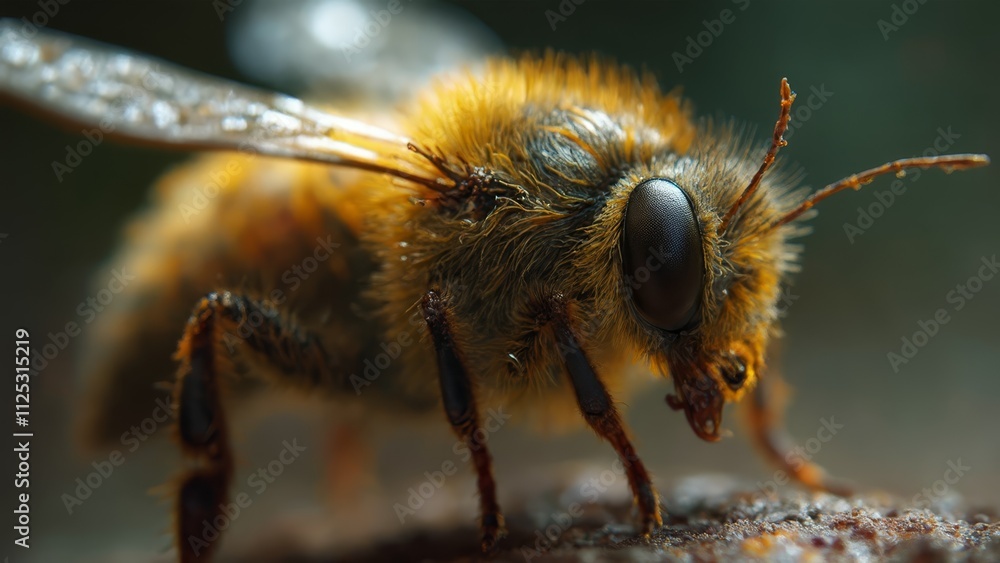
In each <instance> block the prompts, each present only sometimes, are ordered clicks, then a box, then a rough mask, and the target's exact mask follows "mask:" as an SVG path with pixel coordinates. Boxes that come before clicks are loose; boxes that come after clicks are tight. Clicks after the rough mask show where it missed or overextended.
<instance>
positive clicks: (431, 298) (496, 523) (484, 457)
mask: <svg viewBox="0 0 1000 563" xmlns="http://www.w3.org/2000/svg"><path fill="white" fill-rule="evenodd" d="M421 309H422V311H423V315H424V321H426V322H427V328H428V330H429V331H430V334H431V338H432V339H433V340H434V350H435V352H436V353H437V362H438V370H439V377H440V381H441V399H442V401H443V402H444V410H445V413H446V414H447V415H448V421H449V422H450V423H451V426H452V428H453V429H454V430H455V433H456V434H457V435H458V437H459V438H460V439H462V440H464V441H465V443H466V445H467V446H468V447H469V450H471V451H472V460H473V463H474V464H475V466H476V476H477V484H478V488H479V505H480V511H481V513H482V520H481V521H480V528H481V530H482V534H483V538H482V548H483V551H485V552H489V551H492V550H493V549H494V547H495V546H496V543H497V541H498V540H499V539H501V538H502V537H503V536H504V535H506V530H505V528H504V520H503V515H502V514H501V513H500V505H499V504H498V503H497V493H496V483H495V481H494V480H493V460H492V458H491V457H490V453H489V450H487V449H486V444H485V443H482V441H481V438H480V436H483V433H481V432H478V430H479V428H480V426H479V413H478V411H477V410H476V401H475V397H474V396H473V393H472V384H471V382H470V381H469V375H468V372H467V371H466V369H465V365H464V364H463V363H462V359H461V357H460V355H459V354H460V352H459V350H458V347H457V346H456V345H455V341H454V338H453V334H452V330H451V327H450V326H449V322H448V312H447V305H446V304H445V302H444V300H443V299H442V298H441V296H440V295H439V294H438V292H436V291H433V290H431V291H428V292H427V294H425V295H424V298H423V301H422V302H421Z"/></svg>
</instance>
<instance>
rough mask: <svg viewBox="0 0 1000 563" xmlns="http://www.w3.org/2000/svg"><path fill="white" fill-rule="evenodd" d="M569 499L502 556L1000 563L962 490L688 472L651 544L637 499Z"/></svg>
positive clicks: (443, 538) (450, 538)
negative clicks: (749, 480) (633, 503)
mask: <svg viewBox="0 0 1000 563" xmlns="http://www.w3.org/2000/svg"><path fill="white" fill-rule="evenodd" d="M566 500H567V499H565V498H563V499H562V502H560V503H557V502H555V501H554V500H540V501H533V502H532V503H530V504H531V508H530V509H526V510H524V511H520V512H519V513H517V514H512V515H510V517H509V518H508V524H509V526H510V529H511V534H510V536H509V537H508V538H507V540H506V542H505V544H504V546H503V548H502V549H501V552H500V553H499V554H498V555H497V556H496V557H495V558H493V559H491V561H494V562H513V561H553V562H554V561H559V562H563V561H566V562H569V561H663V560H666V561H715V560H732V559H734V558H735V559H741V560H767V561H819V560H829V561H881V560H886V559H888V560H894V561H996V560H1000V521H998V518H997V513H996V512H995V511H992V512H990V511H983V510H981V509H980V510H977V509H972V510H971V511H965V510H964V509H959V508H958V505H959V504H961V503H959V502H958V501H957V500H956V499H954V498H952V499H949V500H948V501H947V502H946V503H944V504H939V505H937V506H934V507H932V508H930V509H907V508H905V507H904V506H903V505H902V503H901V502H900V501H899V500H898V499H893V498H890V497H888V496H883V495H877V494H875V495H867V496H863V497H858V498H854V499H849V500H848V499H843V498H839V497H834V496H830V495H825V494H815V495H814V494H811V493H805V492H801V491H797V490H794V489H788V488H786V489H784V490H782V491H781V492H779V493H778V494H776V495H774V496H767V495H764V494H762V493H759V492H757V491H755V490H753V489H752V488H748V487H745V486H743V484H742V483H737V482H735V481H733V480H730V479H728V478H723V477H712V478H697V479H689V480H687V481H684V482H682V483H680V485H679V486H678V487H677V488H676V489H675V491H674V492H673V493H671V494H669V495H666V503H667V507H668V510H669V511H670V515H669V516H668V518H667V519H666V523H665V526H664V527H663V528H661V529H660V530H658V531H657V532H656V533H655V534H654V536H653V537H652V538H651V539H650V540H648V541H647V540H644V539H641V538H637V537H635V536H634V532H633V526H632V521H633V518H632V515H631V512H632V511H631V509H630V507H628V506H627V505H624V504H612V505H604V504H601V503H600V502H598V503H587V502H586V501H584V500H582V499H580V500H578V501H576V502H577V505H576V506H577V507H579V510H577V509H576V508H574V505H573V503H574V501H573V500H570V501H569V502H568V503H566V504H562V503H565V502H566ZM476 535H477V532H476V531H475V530H474V529H473V528H472V527H461V528H458V529H449V530H441V531H425V532H421V533H417V534H410V535H407V536H405V537H401V538H400V539H399V540H396V541H391V542H388V543H384V544H382V545H379V546H374V547H372V548H370V549H363V550H360V551H354V552H351V553H348V554H337V555H330V556H308V557H307V556H299V557H296V556H293V555H290V553H289V552H288V551H285V549H286V548H287V547H288V546H282V547H276V546H275V547H272V548H268V549H262V548H261V546H254V548H253V549H252V550H247V551H242V550H238V551H241V552H242V553H243V554H244V556H242V557H241V556H237V557H235V558H234V559H233V560H235V561H244V560H245V561H250V560H254V561H260V560H265V561H317V562H318V561H342V560H347V561H370V562H376V561H379V562H380V561H400V560H412V561H470V560H480V559H485V558H481V557H479V556H478V554H477V553H476V551H475V549H476V541H475V540H476ZM550 538H555V540H554V541H553V540H552V539H550ZM247 547H249V546H247ZM268 552H271V553H274V555H273V558H268V556H267V555H266V553H268ZM278 553H280V555H278ZM261 557H265V559H261Z"/></svg>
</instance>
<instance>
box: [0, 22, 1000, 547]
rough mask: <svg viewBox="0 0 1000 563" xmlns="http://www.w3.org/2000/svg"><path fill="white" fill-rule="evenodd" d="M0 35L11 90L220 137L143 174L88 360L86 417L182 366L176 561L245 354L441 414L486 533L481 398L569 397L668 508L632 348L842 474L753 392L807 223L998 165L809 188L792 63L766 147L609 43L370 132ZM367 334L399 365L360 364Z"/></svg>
mask: <svg viewBox="0 0 1000 563" xmlns="http://www.w3.org/2000/svg"><path fill="white" fill-rule="evenodd" d="M0 46H2V49H0V93H2V94H3V95H5V96H6V97H8V98H11V99H13V100H14V101H15V102H18V103H21V104H24V105H27V106H29V107H31V108H33V109H35V110H38V111H41V112H43V113H46V114H49V115H51V116H53V117H56V118H61V119H63V120H68V121H70V122H73V123H76V124H82V125H84V126H87V127H99V128H100V130H101V131H102V132H103V133H104V134H107V135H108V136H114V137H117V138H120V139H124V140H130V141H135V142H143V143H149V144H154V145H158V146H164V147H169V148H183V149H198V150H211V151H218V152H217V153H215V154H212V155H209V156H202V157H198V158H197V159H195V160H194V161H192V162H191V163H189V164H186V165H184V166H182V167H180V168H178V169H177V170H174V171H172V172H170V173H168V174H167V175H166V176H164V177H163V178H162V179H161V180H160V182H159V184H158V185H157V186H156V194H157V195H156V198H157V206H155V207H154V208H153V209H152V210H151V211H149V212H147V213H146V214H145V215H143V216H142V217H140V218H139V219H138V220H137V222H136V223H135V225H134V226H133V228H132V229H131V231H130V238H129V239H128V240H127V241H126V243H125V244H124V246H123V249H122V250H121V253H120V256H119V258H120V260H121V261H122V263H124V264H127V267H128V269H129V271H132V272H134V273H135V276H136V278H137V280H139V281H137V282H136V283H137V286H138V287H137V288H134V290H133V291H132V293H130V296H129V297H128V298H127V299H128V302H127V303H124V304H121V305H118V304H116V308H115V309H114V310H111V311H109V312H108V313H107V314H105V315H103V316H102V317H101V321H100V322H99V323H97V324H95V326H94V328H93V332H94V333H95V335H94V337H93V339H94V342H95V347H96V348H97V349H98V350H110V352H106V353H96V354H94V356H95V357H96V359H95V360H94V365H93V366H92V370H93V371H94V372H95V373H98V374H100V377H96V378H94V380H93V388H92V389H91V391H90V395H89V399H88V404H89V405H90V406H89V415H88V418H87V421H88V422H87V427H88V428H89V429H90V432H91V434H92V436H93V437H94V439H95V440H99V438H100V437H101V436H105V435H111V436H113V435H115V434H116V433H117V430H119V427H118V426H117V422H118V421H119V420H120V416H121V414H122V412H127V411H128V409H129V408H130V405H134V404H136V403H141V401H138V400H137V399H136V398H137V397H143V396H147V395H149V394H150V393H151V389H152V387H153V385H152V383H153V382H154V381H155V379H156V378H157V377H158V374H159V371H158V370H159V369H161V368H160V367H159V366H164V367H162V369H174V368H175V369H176V371H175V375H174V377H173V378H172V380H173V398H174V401H175V404H176V408H177V429H176V434H177V438H178V440H179V442H180V445H181V448H182V450H183V453H184V454H185V455H186V456H187V457H188V458H190V459H191V460H192V461H193V462H194V463H193V464H192V468H191V469H189V470H187V471H185V472H184V474H183V475H182V476H181V478H180V481H179V484H178V486H177V491H176V501H175V515H176V516H175V518H176V522H175V537H176V547H177V550H178V553H179V557H180V559H181V561H193V560H196V559H197V560H205V559H206V558H208V557H211V555H212V554H213V553H214V551H215V549H216V545H215V543H214V542H207V541H205V540H204V539H203V538H201V536H202V529H203V523H204V522H206V521H208V522H211V521H213V519H215V518H216V517H218V516H220V515H221V514H222V510H223V506H224V505H225V504H226V502H227V501H228V496H227V494H228V493H227V491H228V489H229V486H230V482H231V480H232V477H233V473H234V465H235V464H234V453H233V451H232V447H231V438H230V434H231V433H230V430H229V428H228V427H227V416H226V414H227V413H226V412H225V408H224V401H223V399H224V397H225V396H226V394H227V392H228V390H227V388H229V387H231V386H232V384H230V383H229V381H230V380H231V379H234V377H233V376H238V377H236V379H237V380H243V379H246V378H249V377H252V376H256V377H260V378H263V379H265V380H267V381H269V382H271V383H273V384H275V385H280V386H290V387H298V388H301V389H303V390H305V391H307V392H311V393H322V394H326V395H328V396H329V397H330V398H331V404H334V405H337V404H345V403H349V402H353V401H364V403H365V404H366V405H367V406H368V407H369V408H370V409H371V411H373V412H379V411H381V412H395V413H398V412H407V413H435V412H437V413H440V411H441V410H443V411H444V415H445V417H446V419H447V420H448V422H449V423H450V425H451V427H452V428H453V430H454V432H455V433H456V435H457V436H458V437H459V439H460V440H461V441H462V442H463V443H464V444H465V445H466V447H467V448H468V450H469V451H470V452H471V454H472V460H473V467H474V471H475V473H476V477H477V486H478V490H479V502H480V528H481V533H482V538H481V546H482V549H483V550H484V551H487V552H488V551H491V550H493V549H494V548H495V547H496V546H497V543H498V541H500V540H501V538H502V537H503V536H504V534H505V526H504V518H503V515H502V512H501V508H500V506H499V503H498V501H497V493H496V484H495V479H494V474H493V470H492V460H491V456H490V453H489V449H488V447H487V444H486V442H485V438H484V432H483V416H482V414H483V412H484V408H485V407H486V406H499V407H505V408H509V410H510V411H512V412H529V413H531V412H535V413H537V412H543V411H544V412H551V413H555V415H559V416H563V417H564V418H565V416H567V414H565V413H568V412H570V411H577V412H578V415H577V416H576V419H577V420H579V421H581V422H585V423H586V424H587V425H589V426H590V427H591V428H592V429H593V430H594V432H595V433H596V434H597V435H598V436H599V437H600V438H602V439H604V440H606V441H607V442H609V443H610V445H611V446H612V448H613V449H614V450H615V452H616V453H617V455H618V456H619V458H620V459H621V461H622V464H623V467H624V468H625V471H626V475H627V478H628V484H629V487H630V490H631V492H632V495H633V497H634V501H635V504H636V506H637V508H638V515H639V516H638V518H639V530H640V531H641V532H642V533H644V534H649V533H650V532H652V531H653V530H654V529H656V528H657V527H658V526H661V525H662V523H663V513H662V510H661V507H660V503H659V497H658V495H657V492H656V490H655V488H654V486H653V484H652V481H651V478H650V475H649V472H648V471H647V469H646V467H645V465H644V464H643V462H642V461H641V459H640V457H639V455H638V453H637V451H636V448H635V447H634V446H633V443H632V441H631V439H630V437H629V432H628V431H627V429H626V427H625V424H624V423H623V421H622V417H621V414H620V412H619V410H618V408H617V406H616V403H615V400H614V398H613V397H612V396H611V394H610V393H609V391H608V388H609V387H616V388H617V387H621V386H622V385H620V384H622V383H624V381H623V378H624V377H625V375H624V374H626V373H627V372H628V367H629V366H632V365H640V366H645V367H647V368H648V371H650V372H652V373H654V374H656V375H658V376H660V377H664V378H665V377H669V378H670V380H671V381H672V382H673V387H674V390H673V393H672V394H670V395H668V396H667V397H666V403H667V405H668V406H669V407H670V408H672V409H674V410H678V411H682V412H683V413H684V416H685V417H686V419H687V421H688V423H689V425H690V426H691V428H692V430H693V431H694V432H695V434H696V435H698V436H699V437H700V438H702V439H704V440H707V441H716V440H718V439H719V438H720V436H721V435H722V412H723V407H724V405H725V404H727V403H732V402H737V401H740V400H743V399H747V401H748V402H749V403H750V413H751V415H750V417H749V418H748V420H749V421H750V429H751V435H752V436H753V438H754V440H755V441H756V442H757V443H758V444H759V445H760V446H761V449H762V451H763V452H764V453H765V455H766V456H767V457H768V458H769V460H770V461H772V462H773V463H775V464H777V465H779V466H781V467H783V468H784V469H785V470H786V471H787V473H788V474H789V475H791V476H792V477H793V478H794V479H796V480H797V481H799V482H800V483H802V484H803V485H804V486H806V487H809V488H813V489H819V490H829V491H834V492H842V493H844V492H847V491H845V490H844V489H842V488H841V487H840V486H839V485H838V483H836V482H835V481H833V480H832V479H830V478H829V477H828V476H827V475H826V474H825V473H824V472H823V471H822V469H821V468H819V467H818V466H816V465H814V464H811V463H806V464H801V463H797V464H791V463H790V462H789V461H788V459H789V458H788V456H786V455H785V454H786V452H785V449H784V444H785V443H786V442H785V441H784V430H783V428H782V427H781V424H780V422H779V421H780V416H779V414H778V412H777V410H778V409H777V406H776V404H775V401H774V400H773V398H772V397H770V396H769V394H767V393H764V392H763V390H764V386H763V385H762V382H763V381H764V380H766V379H767V378H772V379H773V378H776V377H777V375H776V374H773V373H768V371H767V365H766V360H767V358H766V353H765V351H766V349H767V348H768V345H769V344H770V343H771V342H772V341H773V340H774V339H775V338H776V336H777V334H778V331H779V322H778V316H779V314H778V309H779V308H778V301H779V298H780V294H781V288H782V284H783V283H785V282H786V280H787V278H788V276H789V274H790V273H791V272H793V271H794V269H795V267H796V261H797V258H798V254H799V248H798V247H797V246H796V245H794V244H793V243H792V241H793V239H795V238H796V237H797V236H800V235H801V234H803V232H804V227H803V226H802V223H801V219H804V218H806V217H808V216H809V215H810V210H811V209H812V208H813V206H815V205H816V204H817V203H819V202H821V201H823V200H824V199H826V198H828V197H830V196H832V195H833V194H836V193H839V192H841V191H844V190H847V189H854V190H857V189H860V188H861V187H862V186H863V185H865V184H867V183H869V182H870V181H872V180H873V179H875V178H876V177H878V176H881V175H884V174H889V173H895V174H897V175H899V174H904V173H905V171H906V170H908V169H912V168H941V169H944V170H946V171H951V170H964V169H968V168H972V167H977V166H983V165H986V164H988V162H989V159H988V157H986V156H985V155H977V154H959V155H947V156H937V157H923V158H904V159H900V160H895V161H892V162H889V163H886V164H883V165H881V166H877V167H874V168H871V169H869V170H865V171H863V172H860V173H857V174H852V175H850V176H848V177H846V178H844V179H842V180H839V181H836V182H833V183H831V184H829V185H828V186H826V187H824V188H822V189H820V190H819V191H816V192H814V193H811V194H804V193H802V191H801V190H797V189H796V187H797V186H796V182H797V180H796V179H795V178H794V177H793V176H792V175H789V174H787V173H781V172H780V171H778V172H775V171H772V170H771V169H772V166H773V165H774V163H775V161H776V156H777V153H778V151H779V149H780V148H781V147H782V146H783V145H784V144H785V141H784V139H783V134H784V132H785V131H786V129H787V127H788V122H789V112H790V109H791V107H792V104H793V102H794V99H795V95H794V94H793V93H792V90H791V88H790V86H789V84H788V81H787V80H785V79H782V80H781V82H780V85H779V99H780V111H779V116H778V119H777V121H776V123H775V126H774V129H773V135H772V138H771V140H770V144H769V145H768V146H766V147H756V146H755V145H753V144H752V143H751V141H749V140H748V139H746V138H745V137H743V136H741V135H739V134H737V133H736V130H735V129H734V127H733V126H732V125H718V124H713V123H711V122H709V121H699V120H697V119H696V118H695V117H694V115H693V110H692V108H691V105H690V104H689V103H688V102H687V101H686V100H684V99H682V98H681V97H680V96H679V95H678V94H676V93H669V92H663V91H661V89H660V88H659V86H658V85H657V83H656V81H655V80H654V79H653V78H651V77H649V76H645V75H642V74H637V73H635V72H633V71H631V70H629V69H627V68H624V67H621V66H619V65H617V64H615V63H613V62H611V61H608V60H603V59H600V58H597V57H591V58H582V59H581V58H575V57H570V56H565V55H561V54H558V53H551V52H550V53H546V54H543V55H540V56H522V57H520V58H493V59H491V60H489V61H487V62H486V63H485V64H484V66H483V67H481V68H480V69H478V70H476V71H464V72H456V73H452V74H447V75H445V76H444V77H442V78H441V79H439V80H438V81H437V82H436V83H435V84H434V85H433V86H431V87H429V88H428V89H427V90H426V91H423V92H421V93H419V94H417V95H415V96H414V97H413V99H412V100H411V101H410V102H409V105H408V106H407V107H408V110H407V111H405V112H404V113H403V115H402V116H401V117H399V118H398V120H396V121H395V122H393V123H389V124H388V125H385V126H376V125H373V124H372V123H371V120H365V119H357V118H356V117H357V116H355V117H349V116H345V115H339V114H337V113H335V112H332V111H329V110H328V109H326V108H324V107H321V106H318V105H311V104H307V103H305V102H303V101H301V100H299V99H296V98H292V97H289V96H285V95H281V94H275V93H271V92H266V91H261V90H257V89H253V88H249V87H245V86H242V85H238V84H235V83H232V82H229V81H225V80H222V79H218V78H213V77H209V76H205V75H201V74H197V73H194V72H191V71H188V70H185V69H181V68H177V67H174V66H172V65H170V64H168V63H164V62H159V61H156V60H153V59H149V58H146V57H143V56H141V55H138V54H133V53H128V52H123V51H120V50H116V49H113V48H110V47H106V46H103V45H100V44H96V43H92V42H89V41H87V40H84V39H80V38H76V37H72V36H68V35H63V34H60V33H57V32H53V31H47V30H42V31H39V32H38V33H37V34H35V35H33V36H32V37H25V36H24V35H23V34H20V33H18V30H17V28H16V23H14V22H10V21H7V22H2V23H0ZM760 153H763V157H762V159H761V158H759V157H758V156H757V155H758V154H760ZM205 178H211V184H210V185H209V186H206V184H205V180H204V179H205ZM208 187H211V189H208ZM302 256H304V257H305V258H304V259H303V260H302V261H301V263H300V266H301V267H299V268H297V269H296V268H291V269H288V267H287V264H289V262H290V259H292V260H294V257H302ZM293 263H294V261H293ZM248 276H253V277H254V278H255V281H254V283H250V284H248V283H245V281H244V280H246V278H247V277H248ZM185 299H186V300H187V301H186V302H184V303H183V304H182V305H181V308H180V309H178V302H180V301H184V300H185ZM164 319H166V320H164ZM173 327H176V328H173ZM170 330H176V333H175V334H170V333H169V332H168V331H170ZM164 346H170V347H172V348H174V350H173V359H174V360H175V362H176V364H175V365H174V367H173V368H167V367H166V366H170V365H171V364H170V357H169V355H170V352H169V351H166V352H164V353H162V354H161V353H160V352H163V347H164ZM383 354H387V355H388V356H391V357H392V358H393V359H392V361H390V362H388V363H387V364H382V363H379V364H375V363H373V358H377V357H379V356H380V355H383ZM369 365H376V366H377V368H378V369H375V370H372V369H368V368H369ZM748 396H749V397H748ZM133 408H134V407H133ZM438 416H439V415H438Z"/></svg>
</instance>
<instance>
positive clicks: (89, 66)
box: [0, 19, 434, 184]
mask: <svg viewBox="0 0 1000 563" xmlns="http://www.w3.org/2000/svg"><path fill="white" fill-rule="evenodd" d="M18 24H19V22H17V21H16V20H9V19H8V20H0V95H6V96H8V97H11V98H13V99H14V100H16V101H18V102H21V103H23V104H25V105H28V106H31V107H34V108H36V109H39V110H41V111H43V112H45V113H47V114H50V115H53V116H56V117H60V118H63V119H67V120H70V121H72V122H76V123H79V124H82V125H84V126H88V127H91V126H92V127H100V128H101V129H102V130H104V131H105V132H107V133H109V134H113V135H117V136H121V137H125V138H129V139H134V140H138V141H143V142H149V143H153V144H157V145H169V146H178V147H184V148H197V149H219V150H239V151H244V152H256V153H260V154H265V155H270V156H279V157H287V158H295V159H302V160H311V161H317V162H325V163H329V164H336V165H342V166H350V167H354V168H361V169H366V170H372V171H376V172H383V173H387V174H391V175H394V176H397V177H400V178H404V179H408V180H412V181H416V182H420V183H424V184H427V183H433V182H434V180H432V179H431V178H433V176H434V175H433V174H432V173H430V172H429V171H428V169H427V168H424V167H423V166H421V165H420V163H419V160H418V159H416V158H414V156H413V153H412V152H411V151H410V150H409V149H408V146H409V144H410V141H409V140H408V139H406V138H405V137H402V136H399V135H397V134H394V133H392V132H389V131H386V130H384V129H381V128H378V127H373V126H371V125H368V124H365V123H362V122H359V121H355V120H351V119H347V118H344V117H339V116H336V115H332V114H330V113H327V112H325V111H322V110H319V109H316V108H314V107H310V106H308V105H307V104H305V103H304V102H302V101H301V100H298V99H296V98H292V97H290V96H285V95H282V94H276V93H272V92H266V91H262V90H258V89H255V88H251V87H248V86H244V85H241V84H237V83H235V82H231V81H228V80H224V79H221V78H217V77H213V76H209V75H205V74H201V73H198V72H194V71H190V70H186V69H183V68H180V67H178V66H176V65H172V64H170V63H167V62H163V61H160V60H157V59H153V58H150V57H145V56H142V55H138V54H135V53H130V52H127V51H123V50H120V49H116V48H114V47H110V46H107V45H103V44H100V43H97V42H93V41H89V40H86V39H82V38H79V37H75V36H72V35H68V34H64V33H59V32H55V31H49V30H39V31H37V32H36V33H34V34H32V35H30V36H28V35H27V34H25V33H23V32H22V31H21V29H19V28H20V26H19V25H18Z"/></svg>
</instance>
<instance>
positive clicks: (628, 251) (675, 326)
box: [622, 178, 705, 331]
mask: <svg viewBox="0 0 1000 563" xmlns="http://www.w3.org/2000/svg"><path fill="white" fill-rule="evenodd" d="M622 255H623V257H624V265H625V275H626V283H628V284H629V286H630V287H631V288H632V290H633V293H632V299H633V301H634V302H635V306H636V309H638V311H639V314H641V315H642V317H643V318H644V319H645V320H646V321H647V322H649V323H650V324H652V325H654V326H656V327H658V328H661V329H663V330H667V331H680V330H684V329H687V328H690V326H689V325H690V324H692V323H693V320H694V318H695V314H696V313H697V312H698V304H699V301H700V298H701V292H702V286H703V284H704V277H705V258H704V255H703V249H702V240H701V231H700V230H699V228H698V220H697V219H696V218H695V213H694V206H693V205H692V204H691V200H690V199H689V198H688V196H687V194H686V193H684V190H682V189H680V188H679V187H678V186H677V184H674V183H673V182H671V181H669V180H665V179H663V178H651V179H649V180H645V181H643V182H642V183H641V184H639V185H638V186H636V187H635V189H634V190H632V193H631V195H629V198H628V207H627V208H626V210H625V234H624V237H623V238H622Z"/></svg>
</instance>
